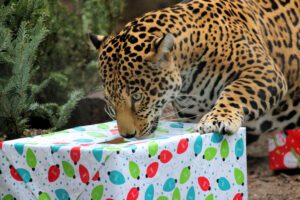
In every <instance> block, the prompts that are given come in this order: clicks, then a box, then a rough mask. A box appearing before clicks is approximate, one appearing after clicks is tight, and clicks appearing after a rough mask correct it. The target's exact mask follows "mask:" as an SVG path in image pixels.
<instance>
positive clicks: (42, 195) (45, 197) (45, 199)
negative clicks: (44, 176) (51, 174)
mask: <svg viewBox="0 0 300 200" xmlns="http://www.w3.org/2000/svg"><path fill="white" fill-rule="evenodd" d="M38 200H51V197H50V196H49V194H48V193H47V192H39V197H38Z"/></svg>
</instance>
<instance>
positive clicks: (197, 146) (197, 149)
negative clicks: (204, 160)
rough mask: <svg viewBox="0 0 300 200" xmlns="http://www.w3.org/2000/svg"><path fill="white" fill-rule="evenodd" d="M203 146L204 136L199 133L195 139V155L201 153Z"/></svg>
mask: <svg viewBox="0 0 300 200" xmlns="http://www.w3.org/2000/svg"><path fill="white" fill-rule="evenodd" d="M202 146H203V142H202V137H201V136H200V135H198V136H197V138H196V140H195V143H194V152H195V156H197V155H199V154H200V153H201V151H202Z"/></svg>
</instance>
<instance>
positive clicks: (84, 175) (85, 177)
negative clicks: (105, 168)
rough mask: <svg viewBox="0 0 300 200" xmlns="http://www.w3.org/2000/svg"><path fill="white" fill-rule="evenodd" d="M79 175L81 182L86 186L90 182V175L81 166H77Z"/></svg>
mask: <svg viewBox="0 0 300 200" xmlns="http://www.w3.org/2000/svg"><path fill="white" fill-rule="evenodd" d="M79 174H80V179H81V182H82V183H84V184H87V185H88V184H89V180H90V174H89V171H88V170H87V168H86V167H85V166H83V165H81V164H80V165H79Z"/></svg>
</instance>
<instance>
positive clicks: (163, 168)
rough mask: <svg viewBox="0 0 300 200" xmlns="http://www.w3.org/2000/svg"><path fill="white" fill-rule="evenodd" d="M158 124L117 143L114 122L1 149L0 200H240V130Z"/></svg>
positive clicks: (243, 188) (243, 195) (243, 185)
mask: <svg viewBox="0 0 300 200" xmlns="http://www.w3.org/2000/svg"><path fill="white" fill-rule="evenodd" d="M194 126H195V125H194V124H187V123H174V122H161V123H159V125H158V128H157V130H156V131H155V134H153V137H151V138H148V139H143V140H134V141H124V140H123V139H121V138H120V136H119V135H118V129H117V126H116V122H114V121H113V122H108V123H103V124H97V125H90V126H83V127H76V128H73V129H68V130H64V131H59V132H55V133H50V134H46V135H40V136H35V137H31V138H21V139H17V140H12V141H5V142H2V143H1V144H0V170H1V174H0V198H1V199H4V200H7V199H14V198H15V199H18V200H19V199H21V200H22V199H26V200H30V199H39V200H50V199H53V200H54V199H58V200H65V199H84V200H85V199H92V200H100V199H106V200H123V199H126V200H135V199H143V200H152V199H153V200H167V199H172V200H175V199H186V200H193V199H195V200H199V199H205V200H213V199H221V200H224V199H234V200H238V199H247V195H248V194H247V172H246V167H247V166H246V147H245V128H241V129H239V131H238V132H237V133H236V134H235V135H233V136H224V135H221V134H218V133H211V134H205V135H199V134H198V133H193V130H194V129H193V127H194Z"/></svg>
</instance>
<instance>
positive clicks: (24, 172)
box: [17, 168, 32, 183]
mask: <svg viewBox="0 0 300 200" xmlns="http://www.w3.org/2000/svg"><path fill="white" fill-rule="evenodd" d="M17 172H18V174H19V175H20V176H21V177H22V179H23V181H24V182H25V183H28V182H31V181H32V179H31V176H30V173H29V172H28V171H27V170H26V169H22V168H19V169H17Z"/></svg>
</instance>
